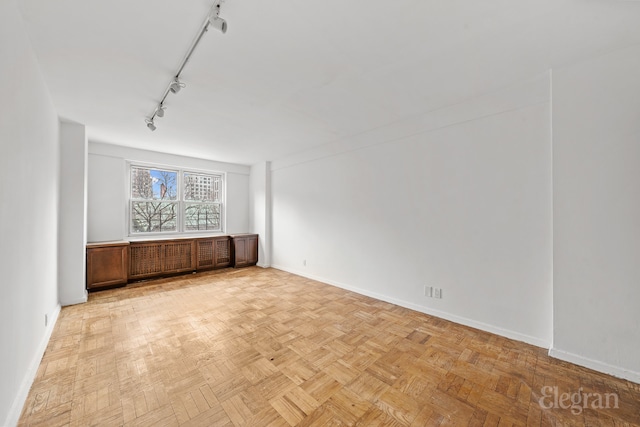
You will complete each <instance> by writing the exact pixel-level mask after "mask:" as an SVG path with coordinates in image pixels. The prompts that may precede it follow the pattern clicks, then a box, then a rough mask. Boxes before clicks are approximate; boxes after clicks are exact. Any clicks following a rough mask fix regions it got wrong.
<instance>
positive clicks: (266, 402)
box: [20, 267, 640, 427]
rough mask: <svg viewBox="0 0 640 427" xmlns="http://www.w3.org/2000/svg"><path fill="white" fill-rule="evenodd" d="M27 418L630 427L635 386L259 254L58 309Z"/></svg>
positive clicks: (115, 422) (113, 422) (638, 419)
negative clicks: (268, 265) (582, 398)
mask: <svg viewBox="0 0 640 427" xmlns="http://www.w3.org/2000/svg"><path fill="white" fill-rule="evenodd" d="M545 386H549V387H553V386H557V387H558V390H559V392H577V391H578V390H579V389H580V388H582V390H583V391H584V392H591V393H616V394H617V395H618V396H619V407H618V408H609V409H606V408H605V409H592V408H591V407H588V408H586V409H583V410H582V411H581V413H580V414H578V415H573V414H572V412H571V410H570V409H562V408H552V409H543V408H541V406H540V405H539V404H538V401H539V398H540V397H541V390H542V387H545ZM20 425H25V426H27V425H32V426H63V425H71V426H91V425H101V426H120V425H126V426H177V425H185V426H243V425H247V426H261V427H262V426H312V425H313V426H315V425H318V426H322V425H327V426H342V425H357V426H438V425H454V426H511V425H515V426H524V425H527V426H574V425H590V426H630V425H640V386H639V385H638V384H634V383H631V382H628V381H624V380H620V379H616V378H613V377H610V376H607V375H604V374H600V373H597V372H594V371H590V370H588V369H584V368H580V367H578V366H574V365H571V364H568V363H563V362H560V361H557V360H554V359H552V358H550V357H548V356H547V355H546V350H544V349H541V348H537V347H533V346H530V345H527V344H523V343H520V342H516V341H512V340H509V339H506V338H503V337H500V336H496V335H493V334H490V333H486V332H482V331H478V330H475V329H472V328H468V327H464V326H461V325H457V324H455V323H451V322H448V321H444V320H441V319H438V318H435V317H431V316H427V315H425V314H421V313H417V312H414V311H411V310H408V309H405V308H401V307H398V306H395V305H393V304H388V303H385V302H381V301H377V300H374V299H371V298H368V297H364V296H361V295H358V294H354V293H351V292H348V291H345V290H342V289H338V288H335V287H332V286H329V285H325V284H322V283H319V282H315V281H313V280H309V279H305V278H302V277H299V276H295V275H292V274H288V273H285V272H282V271H278V270H275V269H260V268H257V267H255V268H245V269H239V270H232V269H229V270H222V271H216V272H209V273H200V274H197V275H189V276H182V277H176V278H172V279H162V280H156V281H152V282H147V283H143V284H137V285H133V286H131V285H130V286H128V287H127V288H122V289H116V290H110V291H103V292H98V293H94V294H91V295H90V297H89V302H88V303H86V304H83V305H78V306H73V307H66V308H63V309H62V312H61V314H60V317H59V319H58V321H57V324H56V326H55V329H54V332H53V335H52V337H51V340H50V342H49V345H48V348H47V351H46V354H45V356H44V358H43V360H42V362H41V364H40V368H39V370H38V373H37V378H36V380H35V382H34V384H33V386H32V388H31V391H30V394H29V397H28V399H27V402H26V404H25V407H24V409H23V413H22V417H21V419H20Z"/></svg>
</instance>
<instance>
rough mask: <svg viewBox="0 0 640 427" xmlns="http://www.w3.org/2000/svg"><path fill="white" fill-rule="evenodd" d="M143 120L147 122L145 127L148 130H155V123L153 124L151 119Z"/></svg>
mask: <svg viewBox="0 0 640 427" xmlns="http://www.w3.org/2000/svg"><path fill="white" fill-rule="evenodd" d="M145 122H147V127H148V128H149V130H150V131H151V132H153V131H154V130H156V125H155V124H153V120H149V119H147V120H145Z"/></svg>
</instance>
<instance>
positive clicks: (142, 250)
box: [129, 242, 162, 279]
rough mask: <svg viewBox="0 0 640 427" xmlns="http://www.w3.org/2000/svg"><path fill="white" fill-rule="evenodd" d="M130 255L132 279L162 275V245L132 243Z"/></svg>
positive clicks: (130, 274)
mask: <svg viewBox="0 0 640 427" xmlns="http://www.w3.org/2000/svg"><path fill="white" fill-rule="evenodd" d="M129 254H130V255H129V278H130V279H141V278H144V277H152V276H158V275H160V274H162V243H156V242H154V243H132V244H131V247H130V248H129Z"/></svg>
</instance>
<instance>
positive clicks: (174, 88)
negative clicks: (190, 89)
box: [169, 79, 187, 93]
mask: <svg viewBox="0 0 640 427" xmlns="http://www.w3.org/2000/svg"><path fill="white" fill-rule="evenodd" d="M183 87H187V85H186V84H184V83H182V82H181V81H180V80H178V79H175V80H174V81H173V82H171V85H169V90H170V91H171V92H172V93H178V92H180V89H182V88H183Z"/></svg>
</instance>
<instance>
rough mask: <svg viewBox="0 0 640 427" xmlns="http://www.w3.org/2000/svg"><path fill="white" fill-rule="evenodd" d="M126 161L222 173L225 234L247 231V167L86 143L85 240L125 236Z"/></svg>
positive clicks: (101, 239) (93, 240)
mask: <svg viewBox="0 0 640 427" xmlns="http://www.w3.org/2000/svg"><path fill="white" fill-rule="evenodd" d="M127 161H138V162H146V163H156V164H161V165H170V166H177V167H185V168H194V169H200V170H211V171H217V172H226V173H227V194H226V196H227V211H226V213H227V215H226V230H225V233H227V234H233V233H246V232H247V231H249V229H250V225H249V173H250V167H249V166H244V165H236V164H231V163H222V162H214V161H211V160H205V159H196V158H193V157H184V156H175V155H172V154H165V153H158V152H154V151H147V150H138V149H134V148H127V147H122V146H118V145H110V144H103V143H96V142H89V195H88V219H87V221H88V236H87V239H88V241H89V242H103V241H109V240H122V239H126V238H127V237H128V229H127V227H126V209H127V197H128V193H127V188H126V184H125V176H126V173H127Z"/></svg>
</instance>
